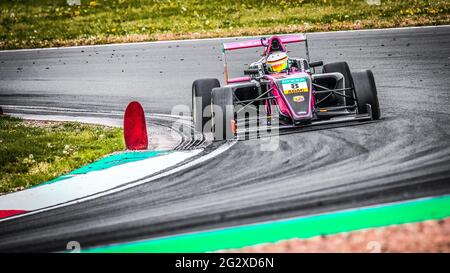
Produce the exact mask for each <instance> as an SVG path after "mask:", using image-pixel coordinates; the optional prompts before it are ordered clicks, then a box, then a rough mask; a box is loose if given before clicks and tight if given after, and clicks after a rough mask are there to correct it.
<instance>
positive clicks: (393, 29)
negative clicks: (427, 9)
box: [0, 25, 450, 53]
mask: <svg viewBox="0 0 450 273" xmlns="http://www.w3.org/2000/svg"><path fill="white" fill-rule="evenodd" d="M446 27H450V25H438V26H415V27H396V28H376V29H354V30H338V31H325V32H306V34H308V35H311V34H313V35H316V34H319V35H320V34H330V33H343V32H371V31H373V32H383V31H385V32H388V31H396V30H410V29H427V28H446ZM294 34H295V33H288V34H283V33H278V34H276V33H275V34H272V35H294ZM268 35H269V34H266V35H255V36H233V37H217V38H204V39H186V40H167V41H150V42H135V43H114V44H99V45H82V46H67V47H48V48H47V47H44V48H25V49H9V50H0V53H8V52H26V51H39V50H58V49H80V48H95V47H114V46H130V45H152V44H164V43H166V44H171V43H190V42H206V41H217V40H233V39H247V38H248V39H251V38H255V37H262V36H268Z"/></svg>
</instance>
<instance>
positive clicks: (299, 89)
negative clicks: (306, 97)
mask: <svg viewBox="0 0 450 273" xmlns="http://www.w3.org/2000/svg"><path fill="white" fill-rule="evenodd" d="M281 85H282V86H283V93H284V94H285V95H289V94H297V93H306V92H308V83H307V80H306V78H291V79H284V80H282V81H281Z"/></svg>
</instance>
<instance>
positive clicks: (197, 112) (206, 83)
mask: <svg viewBox="0 0 450 273" xmlns="http://www.w3.org/2000/svg"><path fill="white" fill-rule="evenodd" d="M216 87H220V82H219V80H217V79H200V80H196V81H194V83H193V84H192V121H193V123H194V128H195V130H196V131H198V132H202V133H203V132H210V131H211V129H210V128H205V125H206V124H207V123H208V121H210V120H211V109H209V107H208V106H210V105H211V92H212V89H213V88H216Z"/></svg>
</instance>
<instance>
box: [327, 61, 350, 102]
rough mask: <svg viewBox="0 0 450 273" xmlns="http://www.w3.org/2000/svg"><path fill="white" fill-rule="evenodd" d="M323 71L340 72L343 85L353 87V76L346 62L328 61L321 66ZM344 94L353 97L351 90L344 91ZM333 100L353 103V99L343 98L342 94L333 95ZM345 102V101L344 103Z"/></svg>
mask: <svg viewBox="0 0 450 273" xmlns="http://www.w3.org/2000/svg"><path fill="white" fill-rule="evenodd" d="M322 72H323V73H334V72H338V73H341V74H342V75H343V76H344V83H345V84H344V86H345V88H353V87H354V85H353V78H352V73H351V71H350V67H349V66H348V63H347V62H335V63H329V64H325V65H324V66H323V67H322ZM344 94H345V95H346V96H349V97H353V91H352V90H346V91H344ZM334 99H335V102H334V103H337V104H339V105H345V104H353V100H351V101H350V100H349V99H345V98H344V97H342V96H334ZM346 102H347V103H346Z"/></svg>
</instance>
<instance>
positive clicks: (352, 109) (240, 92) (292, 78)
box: [192, 34, 380, 140]
mask: <svg viewBox="0 0 450 273" xmlns="http://www.w3.org/2000/svg"><path fill="white" fill-rule="evenodd" d="M289 43H305V50H306V54H305V58H290V57H289V56H288V54H287V53H288V52H287V50H286V47H285V44H289ZM253 47H263V48H264V51H263V54H262V58H261V59H260V60H258V61H256V62H254V63H252V64H250V65H249V66H248V69H245V70H244V71H243V74H244V75H245V76H243V77H239V78H228V69H227V61H226V52H227V51H232V50H238V49H245V48H253ZM222 52H223V55H224V56H223V61H224V82H225V86H222V87H221V86H220V83H219V81H218V80H217V79H200V80H196V81H194V83H193V85H192V118H193V123H194V126H195V129H196V130H197V131H200V132H203V133H207V132H212V135H213V137H214V140H224V139H232V138H235V137H236V136H237V135H239V134H238V133H242V131H244V132H245V131H249V130H251V128H255V126H256V127H258V126H260V125H261V124H264V125H265V126H266V127H267V126H268V127H269V128H270V127H271V126H275V125H274V123H273V121H274V120H275V118H276V121H277V126H278V127H277V128H279V129H281V130H282V129H288V128H290V129H292V128H302V127H305V126H308V127H309V126H314V125H319V124H330V123H342V122H348V121H366V120H376V119H379V118H380V107H379V103H378V97H377V89H376V86H375V81H374V77H373V74H372V71H371V70H364V71H358V72H351V71H350V68H349V66H348V64H347V63H346V62H335V63H328V64H325V65H324V64H323V62H322V61H319V62H310V60H309V49H308V42H307V39H306V36H305V35H303V34H298V35H286V36H272V37H270V38H262V39H255V40H248V41H243V42H231V43H224V44H223V49H222ZM320 66H322V69H321V73H316V71H315V70H316V68H317V67H320ZM243 113H245V114H243Z"/></svg>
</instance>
